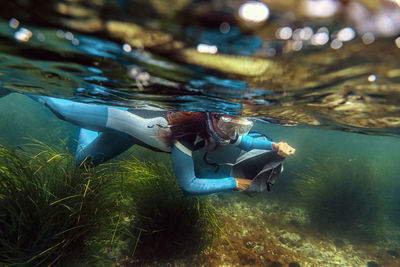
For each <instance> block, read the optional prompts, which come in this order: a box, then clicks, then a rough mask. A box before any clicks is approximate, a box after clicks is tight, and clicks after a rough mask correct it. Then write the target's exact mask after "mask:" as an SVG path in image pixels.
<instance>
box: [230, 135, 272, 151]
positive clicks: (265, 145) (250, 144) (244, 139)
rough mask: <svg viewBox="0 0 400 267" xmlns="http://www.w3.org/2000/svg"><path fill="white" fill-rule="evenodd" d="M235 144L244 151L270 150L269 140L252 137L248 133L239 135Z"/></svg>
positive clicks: (270, 143)
mask: <svg viewBox="0 0 400 267" xmlns="http://www.w3.org/2000/svg"><path fill="white" fill-rule="evenodd" d="M235 145H236V146H237V147H238V148H240V149H242V150H245V151H250V150H252V149H264V150H272V142H271V141H269V140H263V139H258V138H253V137H251V136H249V135H243V136H240V137H239V138H238V140H237V141H236V142H235Z"/></svg>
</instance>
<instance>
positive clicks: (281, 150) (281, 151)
mask: <svg viewBox="0 0 400 267" xmlns="http://www.w3.org/2000/svg"><path fill="white" fill-rule="evenodd" d="M272 149H273V150H275V151H276V153H278V155H280V156H282V157H286V156H289V155H293V154H294V152H296V149H294V148H293V147H291V146H289V145H288V143H285V142H279V143H272Z"/></svg>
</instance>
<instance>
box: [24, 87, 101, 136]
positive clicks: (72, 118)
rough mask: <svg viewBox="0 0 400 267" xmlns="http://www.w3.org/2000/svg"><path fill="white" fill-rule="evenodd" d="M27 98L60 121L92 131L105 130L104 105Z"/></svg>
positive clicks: (60, 99)
mask: <svg viewBox="0 0 400 267" xmlns="http://www.w3.org/2000/svg"><path fill="white" fill-rule="evenodd" d="M28 96H29V97H30V98H32V99H33V100H35V101H38V102H39V103H42V104H44V105H45V106H47V107H48V108H49V109H50V110H51V111H52V112H53V113H54V114H55V115H56V116H57V117H58V118H60V119H62V120H65V121H68V122H71V123H73V124H75V125H77V126H79V127H81V128H85V129H89V130H92V131H97V132H104V131H106V130H107V125H106V124H107V118H108V108H107V106H105V105H96V104H85V103H79V102H74V101H71V100H66V99H62V98H54V97H47V96H36V95H28Z"/></svg>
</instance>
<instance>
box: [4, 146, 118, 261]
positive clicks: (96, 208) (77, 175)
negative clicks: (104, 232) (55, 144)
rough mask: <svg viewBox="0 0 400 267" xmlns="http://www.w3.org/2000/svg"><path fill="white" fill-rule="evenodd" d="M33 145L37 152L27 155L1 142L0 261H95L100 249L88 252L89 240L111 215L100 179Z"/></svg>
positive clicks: (65, 156) (72, 161)
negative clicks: (18, 152)
mask: <svg viewBox="0 0 400 267" xmlns="http://www.w3.org/2000/svg"><path fill="white" fill-rule="evenodd" d="M35 146H36V147H35ZM34 148H40V149H41V152H39V153H37V154H36V155H35V156H29V153H23V155H21V154H17V153H16V152H15V151H13V150H10V149H8V148H6V147H4V146H0V265H1V266H11V265H13V266H14V265H15V266H26V265H29V266H45V265H46V266H47V265H57V266H71V265H73V264H72V262H73V261H74V260H76V261H78V262H79V263H80V264H82V263H86V264H89V263H90V262H93V261H95V260H96V258H97V259H98V258H99V257H101V253H100V252H96V254H95V255H94V254H93V253H92V252H90V249H89V248H92V247H93V246H88V243H89V242H90V241H91V240H94V239H93V237H94V235H95V234H96V233H97V232H98V231H99V230H100V229H101V227H102V226H103V225H106V223H109V218H110V214H109V212H108V210H110V208H111V207H106V206H105V204H106V203H105V202H104V201H103V200H104V197H102V196H101V195H100V194H99V192H100V191H102V190H103V189H104V188H107V185H106V182H105V180H104V179H101V177H97V178H94V176H95V174H94V171H93V170H92V169H78V168H76V167H75V159H74V158H73V157H72V155H70V154H68V153H57V152H56V151H54V150H52V149H51V148H50V147H48V146H47V147H46V146H45V145H44V144H43V143H37V144H36V145H34ZM94 256H95V257H96V258H95V257H94ZM104 259H106V257H104Z"/></svg>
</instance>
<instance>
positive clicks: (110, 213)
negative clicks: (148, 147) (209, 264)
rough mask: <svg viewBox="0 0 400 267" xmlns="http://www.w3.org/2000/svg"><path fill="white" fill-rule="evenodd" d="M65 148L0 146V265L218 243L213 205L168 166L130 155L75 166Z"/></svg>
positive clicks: (111, 260)
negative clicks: (192, 193) (185, 188)
mask: <svg viewBox="0 0 400 267" xmlns="http://www.w3.org/2000/svg"><path fill="white" fill-rule="evenodd" d="M63 149H64V146H63V144H60V145H59V147H58V148H54V146H49V145H47V144H45V143H43V142H40V141H38V140H34V142H33V143H32V144H29V145H24V146H22V147H19V149H18V150H17V151H14V150H11V149H9V148H6V147H4V146H0V229H1V230H0V265H2V266H14V265H17V266H24V265H57V266H76V265H84V266H89V265H92V266H93V265H96V266H110V265H112V264H120V263H128V262H132V260H133V259H135V260H137V261H140V262H147V261H154V260H168V259H170V258H174V259H176V258H180V257H190V255H193V254H194V253H197V252H199V251H200V250H201V249H203V248H205V247H207V246H209V245H211V244H212V242H213V241H214V240H217V239H218V236H219V234H220V232H221V230H220V229H221V223H220V222H219V220H218V217H217V215H216V213H215V210H214V208H213V207H212V206H211V205H210V204H209V202H208V201H205V200H203V199H202V198H199V197H187V196H185V195H184V194H183V193H182V192H181V190H180V188H179V186H178V185H177V182H176V179H175V177H174V176H173V175H172V174H171V172H170V171H169V169H168V168H167V167H166V165H164V164H162V163H152V162H150V161H140V160H138V159H136V158H134V157H133V156H130V157H129V156H128V159H127V160H123V161H115V162H112V163H108V164H103V165H101V166H99V167H96V168H93V167H91V165H90V164H89V163H87V162H84V163H83V164H81V165H80V168H78V167H76V166H75V158H74V157H73V156H72V155H71V154H70V153H68V152H65V150H64V151H63ZM60 151H61V152H60Z"/></svg>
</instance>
